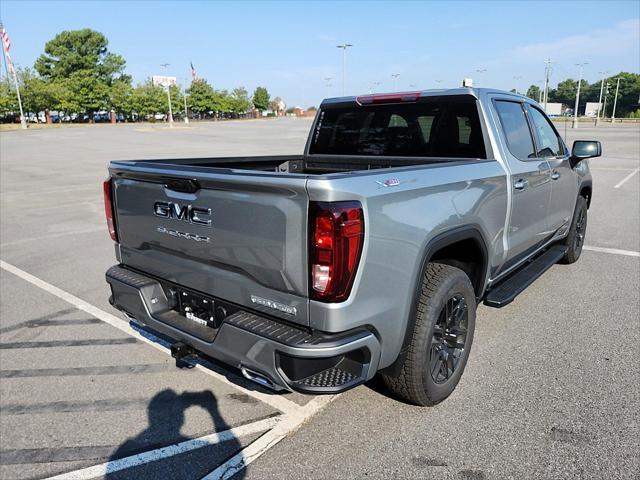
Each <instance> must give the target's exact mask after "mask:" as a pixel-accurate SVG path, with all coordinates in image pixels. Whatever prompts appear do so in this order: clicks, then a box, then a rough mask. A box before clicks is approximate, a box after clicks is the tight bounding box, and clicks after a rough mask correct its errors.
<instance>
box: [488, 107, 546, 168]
mask: <svg viewBox="0 0 640 480" xmlns="http://www.w3.org/2000/svg"><path fill="white" fill-rule="evenodd" d="M495 106H496V110H497V112H498V117H500V123H501V125H502V130H503V131H504V135H505V137H506V138H507V146H508V147H509V151H510V152H511V153H512V154H513V156H515V157H516V158H519V159H520V160H530V159H533V158H537V156H536V151H535V148H534V146H533V138H532V137H531V130H529V123H528V122H527V118H526V117H525V114H524V110H523V106H522V104H521V103H520V102H509V101H504V100H497V101H496V102H495Z"/></svg>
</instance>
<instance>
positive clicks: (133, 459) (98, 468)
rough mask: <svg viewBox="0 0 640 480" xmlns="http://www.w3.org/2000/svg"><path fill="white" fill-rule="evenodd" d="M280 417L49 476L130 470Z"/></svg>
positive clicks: (262, 427) (72, 479) (56, 479)
mask: <svg viewBox="0 0 640 480" xmlns="http://www.w3.org/2000/svg"><path fill="white" fill-rule="evenodd" d="M279 421H280V419H279V418H278V417H273V418H267V419H264V420H260V421H257V422H253V423H249V424H247V425H242V426H240V427H235V428H232V429H230V430H224V431H222V432H216V433H212V434H211V435H206V436H204V437H200V438H194V439H191V440H185V441H184V442H180V443H176V444H173V445H169V446H168V447H161V448H156V449H155V450H150V451H148V452H142V453H139V454H137V455H132V456H130V457H124V458H119V459H118V460H112V461H110V462H105V463H101V464H100V465H94V466H93V467H87V468H83V469H81V470H75V471H73V472H67V473H62V474H60V475H56V476H53V477H49V478H48V479H47V480H89V479H91V478H97V477H101V476H104V475H108V474H111V473H114V472H119V471H120V470H126V469H127V468H132V467H138V466H140V465H144V464H146V463H150V462H155V461H157V460H164V459H165V458H169V457H173V456H175V455H180V454H183V453H187V452H190V451H192V450H196V449H198V448H203V447H209V446H212V445H216V444H218V443H222V442H228V441H229V440H233V439H235V438H240V437H243V436H246V435H252V434H255V433H260V432H264V431H266V430H270V429H272V428H274V427H275V426H276V425H277V424H278V423H279Z"/></svg>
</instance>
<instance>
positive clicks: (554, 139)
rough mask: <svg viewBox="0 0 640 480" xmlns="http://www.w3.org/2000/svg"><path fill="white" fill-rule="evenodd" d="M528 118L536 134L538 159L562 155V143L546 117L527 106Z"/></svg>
mask: <svg viewBox="0 0 640 480" xmlns="http://www.w3.org/2000/svg"><path fill="white" fill-rule="evenodd" d="M528 108H529V118H530V119H531V122H532V123H533V130H534V132H535V134H536V147H537V149H538V157H546V158H549V157H560V156H562V155H563V154H564V147H563V146H562V141H561V140H560V138H559V137H558V135H557V134H556V131H555V129H554V128H553V126H552V125H551V122H550V121H549V120H548V119H547V117H546V116H545V115H544V114H543V113H542V112H541V111H540V110H538V109H537V108H535V107H533V106H529V107H528Z"/></svg>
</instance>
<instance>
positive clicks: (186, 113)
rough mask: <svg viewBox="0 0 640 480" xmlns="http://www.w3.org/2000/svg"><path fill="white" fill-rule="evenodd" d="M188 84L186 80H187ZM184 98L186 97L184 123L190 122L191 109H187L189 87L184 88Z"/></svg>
mask: <svg viewBox="0 0 640 480" xmlns="http://www.w3.org/2000/svg"><path fill="white" fill-rule="evenodd" d="M185 85H186V82H185ZM182 98H183V99H184V123H187V124H188V123H189V111H188V110H187V87H184V88H183V89H182Z"/></svg>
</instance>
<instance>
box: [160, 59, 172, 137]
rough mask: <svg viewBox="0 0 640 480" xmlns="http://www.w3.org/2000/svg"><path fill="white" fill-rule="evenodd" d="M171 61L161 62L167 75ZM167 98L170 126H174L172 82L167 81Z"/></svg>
mask: <svg viewBox="0 0 640 480" xmlns="http://www.w3.org/2000/svg"><path fill="white" fill-rule="evenodd" d="M169 65H171V64H170V63H161V64H160V66H161V67H163V68H164V73H165V77H166V76H167V75H166V73H167V67H168V66H169ZM167 100H168V101H169V127H171V128H173V110H172V109H171V84H170V83H169V82H167Z"/></svg>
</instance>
